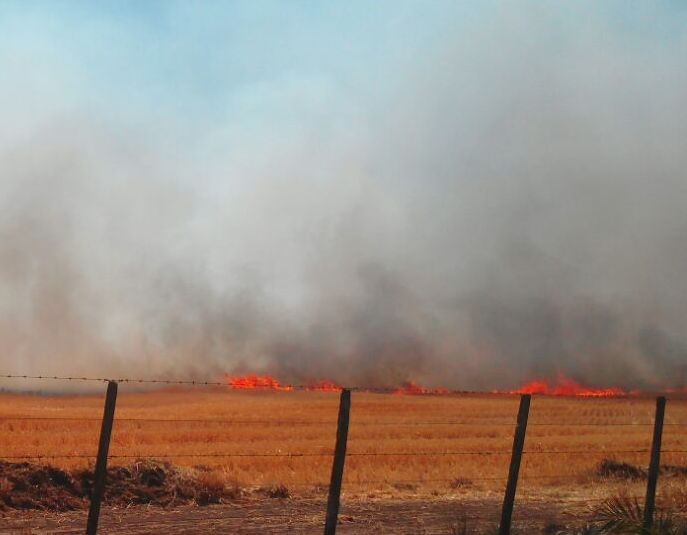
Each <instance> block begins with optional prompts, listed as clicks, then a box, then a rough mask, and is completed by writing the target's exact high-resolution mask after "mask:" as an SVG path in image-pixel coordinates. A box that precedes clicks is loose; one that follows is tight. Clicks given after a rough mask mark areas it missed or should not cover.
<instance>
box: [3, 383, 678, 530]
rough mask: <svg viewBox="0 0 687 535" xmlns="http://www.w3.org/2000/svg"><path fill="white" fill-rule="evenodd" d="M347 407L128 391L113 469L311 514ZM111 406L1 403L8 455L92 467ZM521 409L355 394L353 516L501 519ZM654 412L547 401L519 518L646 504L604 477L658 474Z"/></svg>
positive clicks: (318, 400)
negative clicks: (436, 509)
mask: <svg viewBox="0 0 687 535" xmlns="http://www.w3.org/2000/svg"><path fill="white" fill-rule="evenodd" d="M338 398H339V396H338V394H336V393H315V392H269V391H234V390H230V389H222V388H219V389H205V390H200V389H179V390H164V391H156V392H138V393H137V392H131V391H127V388H126V387H123V388H122V389H121V391H120V395H119V398H118V402H117V410H116V420H115V425H114V430H113V436H112V444H111V448H110V466H114V465H124V466H126V465H129V464H131V463H133V462H135V461H136V460H137V459H140V458H153V459H159V460H163V461H166V462H170V463H172V464H173V465H175V466H178V467H189V469H192V468H193V467H195V468H196V469H198V468H199V467H202V472H203V474H204V476H203V477H205V478H208V479H209V480H212V481H213V482H214V484H216V485H217V484H219V485H231V486H234V487H236V488H241V489H247V491H248V492H249V491H250V490H251V489H265V488H285V489H287V491H288V495H289V496H290V498H289V500H290V501H291V502H293V503H297V502H299V501H300V502H302V503H303V504H305V503H311V502H312V500H315V501H317V500H321V499H323V497H324V496H326V486H327V484H328V480H329V473H330V469H331V452H332V451H333V446H334V440H335V434H336V419H337V411H338ZM102 405H103V399H102V396H101V395H98V396H96V395H75V396H38V395H18V394H2V395H0V436H1V437H2V439H1V441H0V442H1V446H0V457H2V458H3V459H5V460H8V461H13V462H19V461H23V460H27V461H31V462H35V463H40V464H50V465H53V466H57V467H60V468H66V469H74V468H80V467H85V466H89V465H91V466H92V464H93V461H94V457H95V452H96V449H97V442H98V432H99V429H100V417H101V416H102ZM517 408H518V398H517V396H504V395H488V394H481V395H478V394H471V395H468V394H465V395H437V396H433V395H429V396H410V395H406V396H397V395H389V394H373V393H362V392H360V393H359V392H354V393H353V395H352V408H351V424H350V433H349V442H348V456H347V459H346V467H345V477H344V484H343V507H342V515H343V518H344V520H345V518H346V514H347V508H348V509H349V510H350V511H351V512H354V511H356V510H357V509H356V508H358V509H359V508H360V507H361V504H378V505H379V506H380V507H382V506H383V505H384V504H390V503H396V504H401V505H403V504H410V503H417V504H420V503H421V504H425V505H426V504H432V503H434V504H442V505H441V507H444V506H446V505H447V504H452V505H455V507H448V509H447V511H449V512H448V513H447V514H448V516H449V518H446V519H443V520H442V523H443V524H446V523H450V522H451V521H455V520H456V519H457V518H458V519H459V518H460V515H461V514H462V515H463V516H464V517H466V518H468V519H471V518H472V519H474V521H475V522H478V521H481V520H483V519H485V518H486V519H489V520H490V521H491V520H496V519H497V517H498V507H499V501H500V499H501V496H502V492H503V488H504V484H505V479H506V475H507V472H508V462H509V457H510V450H511V445H512V434H513V429H514V423H515V418H516V413H517ZM653 414H654V400H653V399H642V398H609V399H581V398H555V397H536V396H535V398H534V399H533V401H532V406H531V410H530V418H529V426H528V432H527V438H526V441H525V455H524V457H523V464H522V468H521V479H520V483H519V487H518V495H517V498H516V509H515V514H516V519H518V518H519V516H518V515H520V518H522V517H523V515H524V516H527V517H533V515H532V511H539V512H540V513H541V515H540V516H541V517H542V521H544V520H545V518H544V517H547V518H548V516H551V515H552V514H553V513H552V511H554V510H555V511H556V512H557V513H558V512H560V513H561V514H564V513H566V512H571V511H572V512H576V514H579V515H582V516H584V514H587V513H589V512H590V511H592V510H593V506H594V504H595V503H598V502H600V501H602V500H603V499H605V498H607V497H609V496H615V495H619V494H622V495H626V496H637V497H640V498H641V497H642V496H643V494H644V486H645V480H644V479H642V478H641V477H637V478H634V479H633V478H631V477H627V474H622V473H621V474H616V475H613V474H610V473H605V472H603V471H600V469H599V465H600V462H601V461H602V460H604V459H606V460H613V461H617V462H626V463H629V464H630V465H632V466H635V467H639V468H645V467H646V466H647V465H648V460H649V448H650V444H651V436H652V423H653ZM33 456H35V457H36V458H31V459H30V458H29V457H33ZM38 457H42V458H38ZM662 464H664V465H670V467H673V468H675V467H682V466H687V403H685V401H683V400H670V401H669V402H668V407H667V410H666V427H665V431H664V437H663V456H662ZM678 472H679V470H678ZM684 483H685V479H684V476H682V475H680V474H679V473H672V472H670V471H669V472H667V473H666V474H665V475H662V477H661V479H660V480H659V493H658V494H659V499H658V501H659V504H660V505H663V506H665V507H670V508H671V509H674V510H678V511H679V510H681V509H683V508H684V505H685V503H687V492H686V491H685V485H684ZM461 504H463V505H465V507H463V508H462V509H461ZM470 504H472V505H470ZM401 509H402V507H401ZM460 511H463V513H461V512H460ZM557 513H556V514H557ZM356 514H357V513H356ZM399 514H403V513H399ZM406 514H414V513H410V512H408V513H406ZM10 516H11V517H12V518H14V519H17V518H18V517H17V514H16V513H12V514H11V515H10ZM353 516H355V514H353ZM392 516H393V515H392ZM535 516H536V515H535ZM352 518H353V517H352ZM547 521H548V520H547ZM351 523H353V524H354V523H355V522H354V521H353V520H351ZM443 524H442V525H443Z"/></svg>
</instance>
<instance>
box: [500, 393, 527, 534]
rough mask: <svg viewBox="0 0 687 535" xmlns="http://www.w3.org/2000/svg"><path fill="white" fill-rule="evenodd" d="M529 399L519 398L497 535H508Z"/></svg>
mask: <svg viewBox="0 0 687 535" xmlns="http://www.w3.org/2000/svg"><path fill="white" fill-rule="evenodd" d="M531 399H532V396H531V395H530V394H523V395H522V396H520V408H519V409H518V423H517V425H516V426H515V434H514V435H513V453H512V454H511V457H510V469H509V470H508V481H507V482H506V493H505V495H504V496H503V507H502V508H501V523H500V524H499V535H510V524H511V517H512V516H513V502H514V501H515V489H516V487H517V485H518V474H519V472H520V460H521V459H522V449H523V446H524V445H525V433H526V432H527V418H528V416H529V414H530V400H531Z"/></svg>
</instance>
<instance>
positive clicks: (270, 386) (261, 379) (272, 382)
mask: <svg viewBox="0 0 687 535" xmlns="http://www.w3.org/2000/svg"><path fill="white" fill-rule="evenodd" d="M224 380H225V381H226V383H227V384H228V385H229V386H230V387H231V388H236V389H238V390H252V389H255V388H259V389H264V390H281V391H289V390H293V387H291V386H289V385H281V384H279V381H277V380H276V379H275V378H274V377H270V376H269V375H254V374H251V375H242V376H239V377H232V376H230V375H225V376H224Z"/></svg>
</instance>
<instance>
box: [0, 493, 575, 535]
mask: <svg viewBox="0 0 687 535" xmlns="http://www.w3.org/2000/svg"><path fill="white" fill-rule="evenodd" d="M325 507H326V503H325V500H324V498H291V499H264V498H262V499H260V498H248V499H239V500H236V501H234V502H232V503H227V504H221V505H208V506H204V507H201V506H194V505H182V506H174V507H159V506H141V505H136V506H132V507H128V508H114V507H111V506H108V507H105V508H103V511H102V513H101V521H100V530H99V532H100V533H121V534H126V535H132V534H143V533H164V534H165V535H177V534H178V535H180V534H190V533H245V534H257V533H299V534H300V533H303V534H308V533H313V534H314V533H318V534H319V533H322V529H323V522H324V511H325ZM499 510H500V500H499V499H497V498H496V497H489V498H483V499H479V500H478V499H469V498H458V499H455V498H454V499H443V498H432V499H427V498H404V499H398V500H393V499H384V500H379V499H370V500H364V499H352V500H347V501H345V502H344V503H343V504H342V508H341V512H340V516H339V518H340V524H339V528H338V530H337V533H342V534H348V535H353V534H360V535H362V534H369V533H375V534H377V533H394V534H407V535H411V534H412V535H429V534H437V535H452V534H454V533H462V529H461V530H458V529H457V528H458V527H460V528H462V526H463V524H464V523H465V524H466V526H467V532H468V533H493V532H494V528H495V526H496V523H497V520H498V514H499ZM588 514H589V511H588V509H586V508H585V507H584V506H579V507H578V509H577V511H575V510H571V509H570V506H569V504H568V505H565V504H564V503H563V502H561V503H556V502H555V501H551V500H546V501H542V502H541V503H535V502H530V503H529V504H528V505H527V506H522V507H520V508H517V509H516V512H515V515H514V519H515V522H514V525H515V526H517V527H518V529H517V530H514V532H515V533H553V532H555V530H554V529H553V527H552V524H556V525H558V526H559V527H562V526H563V525H565V524H574V525H580V524H583V519H584V517H586V516H588ZM85 521H86V512H85V511H84V510H79V511H67V512H63V513H55V512H47V511H36V510H33V511H17V510H10V511H4V512H2V513H0V526H1V527H0V533H2V534H23V535H27V534H33V533H36V534H38V533H40V534H47V533H51V534H67V533H83V532H84V528H85ZM545 526H549V531H547V530H546V529H545Z"/></svg>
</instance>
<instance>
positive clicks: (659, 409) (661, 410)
mask: <svg viewBox="0 0 687 535" xmlns="http://www.w3.org/2000/svg"><path fill="white" fill-rule="evenodd" d="M665 410H666V398H665V397H663V396H660V397H657V398H656V417H655V418H654V438H653V440H652V442H651V461H650V462H649V477H648V478H647V482H646V499H645V500H644V532H645V533H649V531H650V530H651V526H652V525H653V523H654V506H655V504H656V484H657V483H658V472H659V471H660V466H661V464H660V463H661V439H662V436H663V416H664V415H665Z"/></svg>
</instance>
